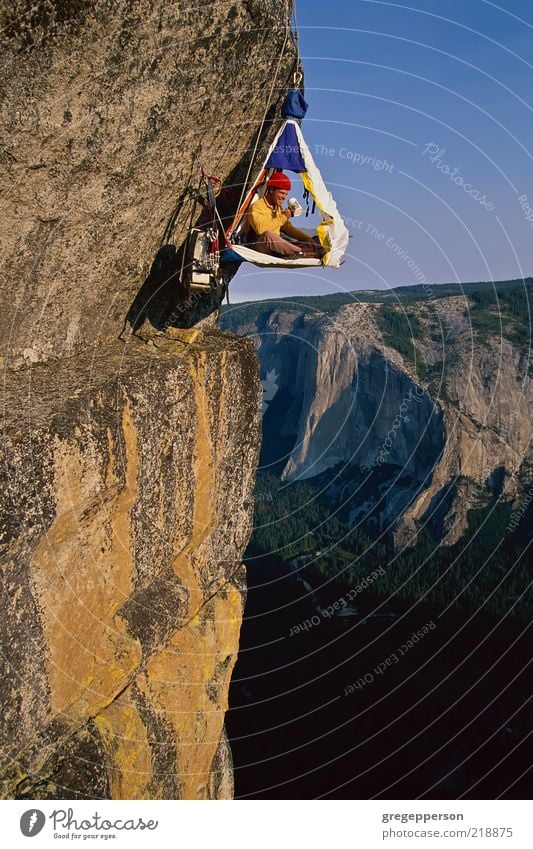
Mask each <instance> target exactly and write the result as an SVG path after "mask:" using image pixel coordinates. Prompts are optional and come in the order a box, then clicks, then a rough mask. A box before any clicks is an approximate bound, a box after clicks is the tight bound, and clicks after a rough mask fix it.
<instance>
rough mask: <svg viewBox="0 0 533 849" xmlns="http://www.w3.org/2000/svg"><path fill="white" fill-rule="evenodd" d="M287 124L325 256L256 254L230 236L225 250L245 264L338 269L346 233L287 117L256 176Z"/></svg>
mask: <svg viewBox="0 0 533 849" xmlns="http://www.w3.org/2000/svg"><path fill="white" fill-rule="evenodd" d="M287 124H293V125H294V129H295V132H296V136H297V139H298V145H299V147H300V153H301V158H302V160H303V163H304V165H305V168H306V170H305V171H304V172H303V173H301V176H302V180H303V183H304V186H305V187H306V188H307V189H309V192H310V194H311V196H312V198H313V200H314V201H315V203H316V205H317V207H318V209H319V210H320V213H321V216H322V221H321V223H320V224H319V225H318V228H317V230H318V235H319V238H320V243H321V245H322V247H323V248H324V249H325V250H326V253H325V255H324V257H323V258H322V259H321V260H320V259H312V258H309V257H305V258H301V259H287V258H285V257H274V256H271V255H269V254H264V253H260V252H259V251H256V250H254V249H253V248H250V247H245V246H244V245H238V244H234V243H233V242H232V241H231V235H232V234H230V241H229V247H230V248H231V250H232V251H234V252H235V253H236V254H238V255H239V256H240V257H241V258H242V259H243V260H246V261H247V262H253V263H254V264H255V265H259V266H278V267H292V266H296V267H298V266H317V265H323V266H327V267H329V268H338V267H339V266H340V264H341V260H342V257H343V256H344V254H345V252H346V249H347V247H348V239H349V233H348V230H347V228H346V225H345V224H344V221H343V219H342V217H341V215H340V213H339V211H338V209H337V204H336V203H335V201H334V200H333V197H332V196H331V193H330V192H329V191H328V190H327V188H326V185H325V183H324V181H323V179H322V176H321V174H320V171H319V170H318V168H317V166H316V164H315V162H314V160H313V157H312V155H311V151H310V150H309V148H308V147H307V144H306V143H305V139H304V137H303V134H302V131H301V129H300V126H299V124H298V123H297V122H296V121H294V120H293V119H291V118H289V119H287V120H286V121H284V123H283V124H282V126H281V128H280V130H279V132H278V133H277V134H276V137H275V139H274V141H273V142H272V144H271V145H270V148H269V150H268V153H267V155H266V157H265V160H264V162H263V164H262V165H261V170H260V172H259V173H260V174H261V173H262V172H263V171H264V168H265V165H266V163H267V162H268V160H269V159H270V156H271V154H272V153H273V152H274V150H275V149H276V145H277V144H278V141H279V138H280V136H281V135H282V134H283V131H284V130H285V127H286V126H287ZM256 182H257V180H256ZM258 197H259V193H258V192H256V193H255V195H254V197H253V200H252V203H253V202H254V201H255V200H257V198H258Z"/></svg>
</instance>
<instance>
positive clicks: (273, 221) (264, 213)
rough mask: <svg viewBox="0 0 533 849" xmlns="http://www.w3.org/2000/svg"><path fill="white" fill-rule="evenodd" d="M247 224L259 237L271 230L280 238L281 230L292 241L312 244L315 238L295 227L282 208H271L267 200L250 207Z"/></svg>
mask: <svg viewBox="0 0 533 849" xmlns="http://www.w3.org/2000/svg"><path fill="white" fill-rule="evenodd" d="M246 223H247V224H248V226H249V227H251V228H252V230H253V231H254V233H255V234H256V235H257V236H261V235H262V234H263V233H264V232H265V231H266V230H271V231H272V232H273V233H276V235H277V236H279V233H280V230H281V231H282V232H283V233H285V235H287V236H290V237H291V239H299V240H300V241H301V242H312V241H313V237H312V236H309V235H308V234H307V233H304V232H303V231H302V230H298V228H297V227H293V225H292V224H291V222H290V221H289V220H288V218H287V216H286V215H285V213H284V212H283V210H282V209H281V207H279V206H278V207H273V206H271V205H270V204H269V203H268V201H267V200H266V198H264V197H262V198H259V200H256V201H255V203H253V204H252V205H251V207H250V211H249V213H248V215H247V216H246Z"/></svg>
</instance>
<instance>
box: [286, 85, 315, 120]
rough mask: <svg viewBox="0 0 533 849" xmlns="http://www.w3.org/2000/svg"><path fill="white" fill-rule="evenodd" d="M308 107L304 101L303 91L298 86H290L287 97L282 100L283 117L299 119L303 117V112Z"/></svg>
mask: <svg viewBox="0 0 533 849" xmlns="http://www.w3.org/2000/svg"><path fill="white" fill-rule="evenodd" d="M308 109H309V104H308V103H307V102H306V101H305V98H304V96H303V93H302V92H301V91H300V89H299V88H291V89H290V91H289V92H288V94H287V97H286V98H285V100H284V101H283V106H282V107H281V114H282V115H283V117H284V118H297V119H298V120H301V119H302V118H304V117H305V113H306V112H307V110H308Z"/></svg>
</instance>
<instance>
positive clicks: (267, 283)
mask: <svg viewBox="0 0 533 849" xmlns="http://www.w3.org/2000/svg"><path fill="white" fill-rule="evenodd" d="M326 13H327V17H326ZM297 17H298V24H299V29H300V52H301V56H302V60H303V63H304V69H305V92H306V99H307V100H308V101H309V104H310V108H309V111H308V113H307V116H306V118H305V120H304V121H303V124H302V129H303V132H304V136H305V138H306V140H307V143H308V145H309V147H310V149H311V152H312V153H313V155H314V157H315V161H316V163H317V165H318V167H319V168H320V170H321V172H322V175H323V177H324V179H325V181H326V184H327V185H328V187H329V188H330V190H331V191H332V193H333V194H334V196H335V198H336V201H337V205H338V206H339V209H340V210H341V212H342V214H343V216H344V217H345V219H346V220H347V223H348V226H349V229H350V232H351V234H352V238H351V239H350V245H349V249H348V250H349V253H348V256H347V257H346V261H345V263H344V265H343V266H342V268H341V269H339V270H333V269H318V270H316V269H299V270H291V271H274V270H270V269H269V270H262V269H259V268H256V267H255V266H252V265H248V264H245V265H243V266H242V267H241V269H240V271H239V273H238V275H237V277H236V278H235V279H234V281H233V282H232V284H231V298H232V300H233V301H241V300H248V299H257V298H267V297H281V296H285V295H298V294H321V293H325V292H334V291H343V290H354V289H368V288H371V289H381V288H388V287H392V286H396V285H401V284H409V283H416V282H420V281H421V279H422V278H421V276H423V278H424V279H425V280H427V281H428V282H429V283H443V282H450V281H457V282H467V281H472V280H488V281H490V280H501V279H508V278H515V277H522V276H529V275H532V274H533V143H532V134H533V97H532V92H533V64H532V63H531V62H533V58H532V56H533V51H532V50H531V46H532V44H533V3H532V2H531V0H498V3H496V2H489V0H446V3H442V2H441V0H439V2H437V0H405V2H395V0H388V2H384V0H353V2H348V0H328V2H327V3H325V2H324V1H323V0H320V2H319V0H299V2H298V4H297ZM530 59H531V62H530ZM452 178H453V179H452ZM460 180H462V181H463V183H464V184H466V186H465V185H460ZM466 188H468V191H469V192H470V194H468V193H467V191H466ZM295 194H296V196H298V190H297V191H296V192H295ZM528 215H530V216H531V219H532V220H530V221H528V220H527V216H528Z"/></svg>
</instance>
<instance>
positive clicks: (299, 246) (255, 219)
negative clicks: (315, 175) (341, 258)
mask: <svg viewBox="0 0 533 849" xmlns="http://www.w3.org/2000/svg"><path fill="white" fill-rule="evenodd" d="M290 188H291V181H290V180H289V178H288V177H287V175H286V174H284V173H283V171H276V172H275V173H274V174H272V176H271V177H269V179H268V182H267V185H266V191H265V194H264V195H263V197H262V198H259V199H258V200H256V201H255V203H253V204H252V205H251V207H250V211H249V212H248V215H247V216H246V223H247V225H248V231H247V242H248V244H249V245H250V246H253V247H254V248H255V250H256V251H260V253H263V254H272V255H273V256H281V257H285V258H287V259H297V258H298V257H315V258H317V259H321V258H322V257H323V256H324V249H323V248H322V246H321V245H320V243H319V242H318V237H316V239H315V238H314V237H313V236H311V235H309V234H308V233H304V232H303V230H298V228H297V227H294V226H293V225H292V224H291V221H290V219H291V218H293V217H294V211H293V210H292V209H290V207H287V208H286V209H282V205H283V202H284V201H285V198H286V197H287V194H288V192H289V191H290ZM281 233H283V234H284V235H285V236H289V237H290V239H293V240H294V241H289V240H288V239H284V238H283V236H282V235H281Z"/></svg>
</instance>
